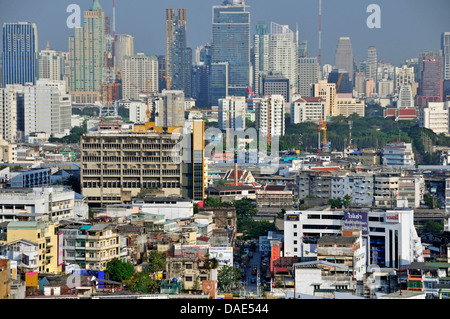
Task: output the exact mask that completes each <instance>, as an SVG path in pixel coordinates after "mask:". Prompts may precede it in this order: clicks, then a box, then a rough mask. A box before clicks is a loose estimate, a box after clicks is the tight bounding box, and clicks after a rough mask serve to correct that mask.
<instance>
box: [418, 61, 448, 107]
mask: <svg viewBox="0 0 450 319" xmlns="http://www.w3.org/2000/svg"><path fill="white" fill-rule="evenodd" d="M422 65H423V66H422V76H421V79H420V82H419V90H418V94H417V96H416V104H417V105H418V106H426V105H427V103H428V102H442V98H443V85H442V82H443V81H442V80H441V62H440V61H438V60H436V59H435V58H434V57H432V56H428V57H425V58H424V59H423V61H422Z"/></svg>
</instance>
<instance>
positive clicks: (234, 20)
mask: <svg viewBox="0 0 450 319" xmlns="http://www.w3.org/2000/svg"><path fill="white" fill-rule="evenodd" d="M247 8H248V6H246V5H245V4H244V2H243V1H240V0H226V1H224V3H223V5H220V6H213V22H212V29H213V30H212V44H211V56H212V63H224V62H226V63H227V64H228V78H227V84H228V94H229V95H234V96H246V93H247V86H248V85H250V84H251V83H250V82H251V79H250V12H248V11H246V9H247ZM218 71H219V72H222V73H223V68H219V70H218ZM211 72H212V74H211V77H212V78H214V74H213V72H214V68H211ZM210 89H211V101H213V102H214V101H217V100H218V99H219V98H223V97H225V96H218V95H217V94H216V93H217V92H218V91H222V92H224V91H225V90H223V89H222V90H219V88H214V87H211V88H210Z"/></svg>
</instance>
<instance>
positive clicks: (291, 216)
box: [285, 214, 299, 221]
mask: <svg viewBox="0 0 450 319" xmlns="http://www.w3.org/2000/svg"><path fill="white" fill-rule="evenodd" d="M285 216H286V220H287V221H299V216H298V215H294V214H286V215H285Z"/></svg>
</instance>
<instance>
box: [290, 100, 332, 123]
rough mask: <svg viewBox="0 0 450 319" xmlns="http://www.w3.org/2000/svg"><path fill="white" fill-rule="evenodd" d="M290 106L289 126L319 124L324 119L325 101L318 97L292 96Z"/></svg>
mask: <svg viewBox="0 0 450 319" xmlns="http://www.w3.org/2000/svg"><path fill="white" fill-rule="evenodd" d="M294 98H295V100H294V101H292V105H291V124H298V123H303V122H309V121H311V122H317V123H318V122H319V119H321V118H322V119H323V118H324V110H325V101H324V100H322V99H321V98H320V97H298V98H296V95H294V96H293V99H294Z"/></svg>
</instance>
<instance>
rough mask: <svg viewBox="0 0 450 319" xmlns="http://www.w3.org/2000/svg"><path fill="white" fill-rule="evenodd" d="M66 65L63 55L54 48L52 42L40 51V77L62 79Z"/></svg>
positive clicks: (54, 79)
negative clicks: (51, 45)
mask: <svg viewBox="0 0 450 319" xmlns="http://www.w3.org/2000/svg"><path fill="white" fill-rule="evenodd" d="M64 67H65V61H64V58H63V56H62V55H61V54H60V52H57V51H55V50H52V49H51V47H50V43H49V42H47V47H46V48H45V50H41V51H40V52H39V79H49V80H53V81H59V80H62V78H63V74H64Z"/></svg>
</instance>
